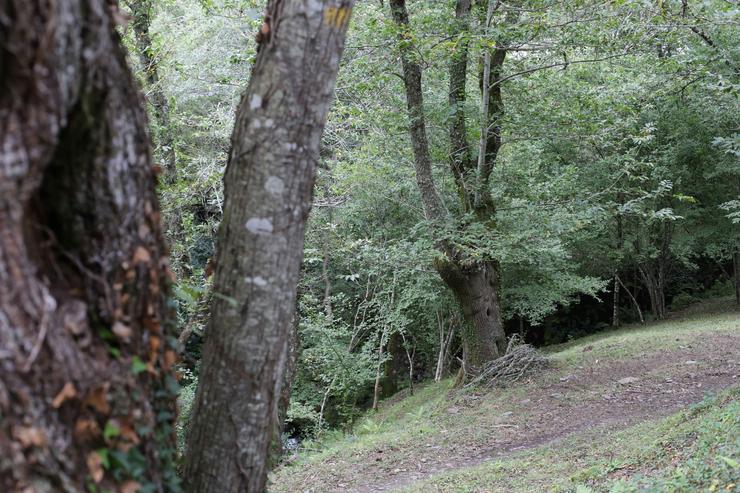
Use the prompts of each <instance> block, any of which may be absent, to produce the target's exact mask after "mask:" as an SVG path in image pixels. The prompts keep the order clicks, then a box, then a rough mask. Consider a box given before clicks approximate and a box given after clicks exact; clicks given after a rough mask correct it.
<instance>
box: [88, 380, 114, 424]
mask: <svg viewBox="0 0 740 493" xmlns="http://www.w3.org/2000/svg"><path fill="white" fill-rule="evenodd" d="M85 404H86V405H88V406H90V407H92V408H93V409H95V410H96V411H98V412H99V413H100V414H103V415H105V416H107V415H108V414H109V413H110V404H108V385H107V384H105V385H102V386H100V387H98V388H96V389H93V390H91V391H90V393H89V394H88V395H87V398H86V399H85Z"/></svg>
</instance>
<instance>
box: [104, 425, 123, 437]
mask: <svg viewBox="0 0 740 493" xmlns="http://www.w3.org/2000/svg"><path fill="white" fill-rule="evenodd" d="M120 434H121V430H120V429H119V428H118V426H116V425H115V424H114V423H113V422H112V421H108V422H107V423H106V424H105V428H104V429H103V438H104V439H105V440H110V439H111V438H113V437H117V436H118V435H120Z"/></svg>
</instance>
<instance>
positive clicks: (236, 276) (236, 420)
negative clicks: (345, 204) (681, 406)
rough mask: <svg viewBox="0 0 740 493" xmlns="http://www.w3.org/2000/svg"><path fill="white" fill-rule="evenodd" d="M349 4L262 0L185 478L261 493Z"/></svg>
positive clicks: (229, 175) (191, 484) (194, 486)
mask: <svg viewBox="0 0 740 493" xmlns="http://www.w3.org/2000/svg"><path fill="white" fill-rule="evenodd" d="M352 4H353V2H352V1H351V0H323V1H318V0H317V1H311V2H306V1H303V0H272V1H271V2H270V3H269V5H268V9H267V15H266V17H265V23H264V25H263V27H262V29H261V33H262V35H261V40H262V43H261V45H260V50H259V54H258V56H257V60H256V62H255V65H254V68H253V70H252V77H251V79H250V82H249V87H248V88H247V91H246V93H245V95H244V96H243V97H242V101H241V104H240V105H239V109H238V111H237V115H236V123H235V126H234V132H233V135H232V148H231V152H230V156H229V163H228V167H227V170H226V175H225V177H224V185H225V206H224V218H223V222H222V224H221V228H220V233H219V238H218V246H217V251H218V252H219V253H218V257H219V260H218V265H217V267H216V273H215V279H214V292H215V293H218V296H217V297H214V303H213V306H212V313H211V320H210V324H209V326H208V328H207V331H206V335H205V344H204V348H203V361H202V368H201V374H200V380H199V384H198V391H197V394H196V399H195V404H194V407H193V417H192V422H191V427H190V434H189V441H188V452H187V460H186V467H185V481H186V483H187V484H188V488H189V489H190V491H193V492H217V493H229V492H240V493H241V492H260V493H261V492H263V491H264V490H265V482H266V479H267V468H266V457H267V452H268V447H269V444H270V439H271V436H272V433H271V431H272V426H271V424H272V422H273V416H274V415H275V414H276V411H275V408H276V406H277V405H278V400H279V398H280V394H281V386H282V383H283V373H284V371H285V368H286V364H287V360H288V353H289V338H290V337H289V334H290V331H291V330H292V319H293V316H294V313H295V300H296V285H297V281H298V275H299V269H300V264H301V260H302V257H303V238H304V229H305V221H306V218H307V216H308V213H309V211H310V208H311V203H312V196H313V184H314V178H315V169H316V161H317V158H318V151H319V142H320V141H321V134H322V132H323V129H324V124H325V121H326V116H327V113H328V110H329V105H330V102H331V97H332V95H333V92H334V82H335V79H336V74H337V70H338V68H339V59H340V56H341V53H342V49H343V45H344V38H345V33H346V29H347V24H348V22H349V16H350V11H351V7H352Z"/></svg>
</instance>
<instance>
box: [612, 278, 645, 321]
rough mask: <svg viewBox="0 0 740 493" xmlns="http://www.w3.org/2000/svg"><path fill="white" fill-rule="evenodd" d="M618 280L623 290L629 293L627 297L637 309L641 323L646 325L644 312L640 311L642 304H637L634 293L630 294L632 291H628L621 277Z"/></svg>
mask: <svg viewBox="0 0 740 493" xmlns="http://www.w3.org/2000/svg"><path fill="white" fill-rule="evenodd" d="M616 278H617V281H619V284H620V285H621V286H622V289H624V292H625V293H627V295H628V296H629V297H630V299H631V300H632V305H633V306H634V307H635V311H637V316H638V317H640V323H641V324H644V323H645V318H644V317H643V316H642V310H641V309H640V304H639V303H638V302H637V300H636V299H635V297H634V296H633V295H632V293H631V292H630V290H629V289H627V287H626V286H625V285H624V283H623V282H622V279H621V278H620V277H619V275H617V276H616Z"/></svg>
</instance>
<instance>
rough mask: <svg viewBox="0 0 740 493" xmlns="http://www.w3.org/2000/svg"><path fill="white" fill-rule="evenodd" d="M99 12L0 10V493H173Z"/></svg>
mask: <svg viewBox="0 0 740 493" xmlns="http://www.w3.org/2000/svg"><path fill="white" fill-rule="evenodd" d="M121 18H122V16H121V15H120V13H119V12H118V11H117V7H116V5H115V2H110V1H108V0H65V1H59V2H51V3H50V2H46V1H41V0H6V1H4V2H1V3H0V416H2V422H1V424H0V490H1V491H8V492H11V491H36V492H52V491H53V492H80V491H87V490H88V489H89V486H88V485H89V484H93V485H95V487H96V489H97V490H98V491H100V490H110V491H119V489H120V488H122V487H124V485H126V486H128V487H131V488H133V487H135V486H137V485H139V486H141V487H147V488H149V489H150V490H151V491H158V492H163V491H177V490H179V487H178V480H177V477H176V476H175V474H174V469H173V458H174V435H173V433H172V421H173V419H174V398H175V395H176V393H177V383H176V381H175V379H174V376H173V374H172V370H171V369H172V365H173V363H174V359H175V352H174V350H173V349H174V348H173V347H171V346H170V344H169V343H170V342H171V339H170V338H169V337H168V330H169V328H170V327H169V322H170V320H171V318H170V311H169V310H168V308H167V299H168V295H169V272H168V267H167V251H166V248H165V246H164V244H163V241H162V235H161V232H160V225H159V222H160V221H159V219H160V218H159V211H158V204H157V198H156V195H155V192H154V189H155V173H154V169H153V165H152V159H151V151H150V141H149V138H148V134H147V129H146V126H147V122H146V114H145V111H144V104H143V99H142V97H141V95H140V93H139V91H138V88H137V87H136V84H135V82H134V79H133V78H132V75H131V73H130V71H129V68H128V66H127V64H126V59H125V55H124V51H123V49H122V47H121V44H120V39H119V36H118V34H117V33H116V29H115V28H116V25H115V19H121Z"/></svg>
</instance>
